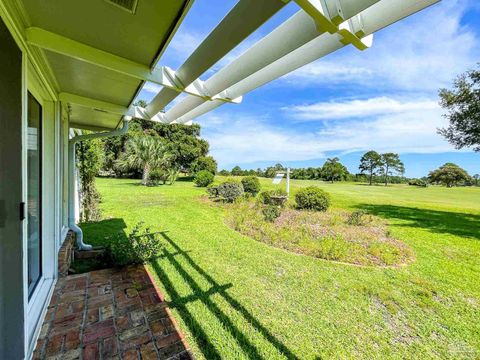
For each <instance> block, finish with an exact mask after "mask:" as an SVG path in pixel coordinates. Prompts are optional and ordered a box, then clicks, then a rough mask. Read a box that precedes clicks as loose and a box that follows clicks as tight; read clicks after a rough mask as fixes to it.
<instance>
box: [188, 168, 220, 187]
mask: <svg viewBox="0 0 480 360" xmlns="http://www.w3.org/2000/svg"><path fill="white" fill-rule="evenodd" d="M214 179H215V175H213V174H212V173H211V172H210V171H208V170H201V171H199V172H198V173H197V175H195V179H194V180H193V182H194V183H195V185H197V186H198V187H207V186H208V185H210V184H211V183H213V180H214Z"/></svg>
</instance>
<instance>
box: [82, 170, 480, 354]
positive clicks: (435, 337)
mask: <svg viewBox="0 0 480 360" xmlns="http://www.w3.org/2000/svg"><path fill="white" fill-rule="evenodd" d="M97 184H98V188H99V190H100V192H101V194H102V198H103V202H102V206H101V207H102V210H103V216H104V218H105V220H103V221H101V222H99V223H95V224H94V223H92V224H84V225H83V226H82V228H83V229H84V231H85V239H86V242H88V243H92V244H94V245H99V244H102V243H104V242H105V240H104V238H105V236H110V235H111V234H112V233H115V232H118V231H125V232H129V231H130V229H131V228H132V227H133V226H134V225H135V224H136V223H137V222H138V221H144V222H145V223H146V225H148V226H150V227H151V229H152V230H155V231H159V232H162V235H163V239H164V240H165V247H164V249H163V250H162V251H161V253H160V254H159V257H158V259H157V260H155V261H153V262H152V263H151V264H150V267H151V270H152V272H153V273H155V274H156V276H157V279H158V284H159V285H160V288H161V289H162V290H163V292H164V294H165V295H166V297H167V300H168V301H169V302H170V306H171V308H172V310H173V313H174V315H175V317H176V318H177V320H178V322H179V324H180V327H181V329H182V330H183V332H184V333H185V335H186V337H187V341H188V342H189V344H190V346H191V347H192V349H193V351H194V353H195V355H196V356H197V358H199V359H220V358H222V359H283V358H291V359H294V358H301V359H331V358H336V359H337V358H355V359H385V358H389V359H390V358H392V359H406V358H409V359H411V358H417V359H428V358H451V359H462V358H463V359H477V358H479V357H480V321H479V320H480V257H479V255H480V188H452V189H446V188H439V187H429V188H414V187H408V186H389V187H383V186H365V185H360V184H351V183H342V184H328V183H322V182H315V181H293V182H292V191H293V192H295V190H296V189H298V188H299V187H302V186H307V185H311V184H316V185H319V186H321V187H322V188H324V189H325V190H326V191H328V192H329V193H330V194H331V195H332V200H333V207H336V208H348V209H356V208H363V209H367V210H368V211H369V212H371V213H373V214H375V215H377V216H380V217H382V218H385V219H386V220H387V221H388V222H389V224H390V225H389V228H390V230H391V233H392V235H393V236H394V237H395V238H397V239H400V240H401V241H404V242H405V243H406V244H408V245H409V246H410V247H411V248H412V249H413V251H414V252H415V256H416V261H415V262H414V263H412V264H410V265H408V266H404V267H399V268H378V267H377V268H376V267H358V266H353V265H343V264H336V263H332V262H329V261H326V260H321V259H316V258H312V257H308V256H302V255H296V254H292V253H289V252H287V251H284V250H281V249H277V248H274V247H270V246H268V245H266V244H263V243H261V242H257V241H255V240H252V239H250V238H248V237H245V236H242V235H240V234H239V233H236V232H235V231H234V230H232V229H231V228H229V227H228V226H227V225H226V224H225V222H224V215H225V214H224V211H225V210H224V209H223V208H222V207H221V206H218V205H214V204H212V203H210V202H209V201H208V200H206V199H205V198H202V195H203V194H204V193H205V190H204V189H199V188H195V187H194V186H193V184H192V183H190V182H182V181H179V182H177V183H176V184H175V185H173V186H168V185H166V186H159V187H148V188H146V187H142V186H139V185H138V181H136V180H125V179H98V182H97ZM262 185H264V188H267V187H271V186H272V185H270V180H266V179H265V180H262Z"/></svg>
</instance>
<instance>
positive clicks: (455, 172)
mask: <svg viewBox="0 0 480 360" xmlns="http://www.w3.org/2000/svg"><path fill="white" fill-rule="evenodd" d="M286 170H287V169H286V167H285V166H283V165H282V164H275V165H274V166H269V167H267V168H266V169H261V168H258V169H256V170H253V169H250V170H247V169H242V168H241V167H240V166H235V167H234V168H233V169H232V170H231V171H228V170H221V171H219V172H218V174H219V175H223V176H259V177H266V178H273V177H274V176H275V174H276V173H277V172H282V171H286ZM359 170H360V172H358V173H356V174H352V173H350V172H349V171H348V170H347V168H346V166H345V165H343V164H342V163H341V162H340V160H339V158H336V157H335V158H330V159H327V161H325V163H324V164H323V166H321V167H308V168H291V169H290V178H291V179H298V180H323V181H330V182H334V181H354V182H368V183H370V184H373V183H383V184H385V185H387V184H388V183H391V184H409V185H414V186H428V185H429V184H441V185H445V186H448V187H451V186H459V185H460V186H472V185H473V186H479V185H480V176H479V175H474V176H470V175H468V173H467V172H466V171H465V170H463V169H461V168H460V167H459V166H458V165H455V164H452V163H447V164H445V165H443V166H441V167H440V168H439V169H437V170H434V171H431V172H430V173H429V174H428V176H424V177H422V178H407V177H405V176H404V175H403V174H404V172H405V167H404V164H403V162H402V161H401V160H400V157H399V155H398V154H395V153H385V154H379V153H377V152H376V151H368V152H366V153H365V154H364V155H363V156H362V158H361V159H360V165H359Z"/></svg>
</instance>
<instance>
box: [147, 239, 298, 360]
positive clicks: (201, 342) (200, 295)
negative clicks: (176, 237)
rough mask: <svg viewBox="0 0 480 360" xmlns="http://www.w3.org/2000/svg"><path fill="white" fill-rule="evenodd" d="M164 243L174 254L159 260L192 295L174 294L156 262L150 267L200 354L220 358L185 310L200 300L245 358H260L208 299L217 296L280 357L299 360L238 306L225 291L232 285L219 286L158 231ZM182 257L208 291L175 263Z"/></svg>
mask: <svg viewBox="0 0 480 360" xmlns="http://www.w3.org/2000/svg"><path fill="white" fill-rule="evenodd" d="M161 234H162V236H163V237H164V238H165V240H166V241H167V242H168V243H169V244H170V245H171V246H172V247H173V248H174V249H175V252H170V251H168V250H167V249H165V248H164V249H163V253H162V255H161V257H163V258H165V259H167V260H168V261H169V263H170V264H171V265H172V266H173V267H174V268H175V270H176V271H177V272H178V274H180V276H181V277H182V278H183V280H184V281H185V282H186V283H187V284H188V285H189V286H190V288H191V289H192V290H193V294H191V295H189V296H186V297H182V296H180V294H179V293H178V292H177V291H176V289H175V286H174V284H173V283H172V281H171V280H170V278H169V276H168V274H167V273H166V272H165V271H164V270H163V268H162V267H161V266H160V265H159V264H158V262H155V261H154V262H152V266H153V268H154V270H155V272H156V274H157V275H158V278H159V279H160V281H161V282H162V284H163V286H164V287H165V289H166V291H167V293H168V295H169V297H170V298H171V301H170V303H169V306H170V307H171V308H176V309H177V311H178V313H179V314H180V316H181V317H182V319H183V321H184V323H185V324H186V325H187V326H188V328H189V330H190V332H191V334H192V335H193V336H194V337H195V340H196V342H197V344H198V346H199V348H200V350H201V351H202V353H203V355H204V356H205V358H207V359H221V358H222V357H221V355H220V354H219V352H218V350H217V349H216V348H215V346H214V345H213V344H212V342H211V341H210V340H209V338H208V335H207V334H206V333H205V331H204V330H203V328H202V326H201V324H200V323H199V322H198V321H197V320H196V319H195V316H194V315H193V314H192V313H191V312H190V311H189V310H188V308H187V306H186V305H187V304H188V303H189V302H192V301H201V302H202V303H203V304H204V305H205V307H206V308H207V309H208V310H209V311H210V312H211V314H213V315H214V316H215V317H216V318H217V319H218V321H219V322H220V323H221V324H222V326H223V328H224V329H225V331H228V332H229V333H230V335H231V336H232V337H233V338H234V339H235V341H236V342H237V344H238V345H239V346H240V347H241V348H242V350H243V351H244V354H245V356H247V357H248V358H250V359H263V357H262V355H261V354H260V352H259V350H258V349H257V347H256V346H255V345H254V344H253V343H252V342H251V341H250V340H249V339H248V337H247V336H246V335H245V334H244V333H243V332H242V331H241V330H240V329H239V328H238V327H237V325H236V324H235V323H234V321H233V320H232V319H231V318H230V317H229V316H228V314H226V313H225V312H224V311H223V310H222V309H221V308H220V307H219V306H218V305H217V304H216V302H214V301H213V300H212V299H211V296H212V295H214V294H217V295H220V296H221V297H222V300H224V301H225V302H227V303H228V304H229V306H230V307H231V309H233V310H235V311H236V312H237V313H239V314H240V315H241V316H242V317H243V318H244V319H245V321H246V322H248V323H249V324H250V325H251V326H252V327H253V328H255V329H256V330H257V331H258V332H259V333H260V334H261V335H262V336H263V337H264V338H265V340H267V341H268V342H269V343H270V344H271V345H272V346H274V347H275V348H276V349H277V350H278V351H279V352H280V353H281V354H282V355H284V356H285V357H286V358H287V359H298V357H297V356H295V354H293V353H292V352H291V351H290V350H289V349H288V348H287V347H286V346H285V345H284V344H283V343H282V342H281V341H280V340H278V339H277V338H276V337H275V336H274V335H273V334H272V333H271V332H270V331H269V330H268V329H267V328H266V327H265V326H263V325H262V324H261V323H260V321H259V320H257V319H256V318H255V317H254V316H253V315H252V314H251V313H250V312H249V311H248V310H247V309H246V308H245V307H244V306H243V305H242V304H241V303H239V302H238V301H237V300H236V299H234V298H233V297H232V296H231V295H230V294H228V292H227V289H229V288H230V287H232V286H233V285H232V284H224V285H221V284H219V283H217V281H216V280H215V279H214V278H212V277H211V276H210V275H209V274H208V273H207V272H206V271H205V270H204V269H202V268H201V267H200V266H199V265H197V264H196V263H195V262H194V261H193V259H192V258H191V257H190V255H189V254H188V252H187V251H184V250H183V249H182V248H180V247H179V246H178V245H177V244H176V243H175V242H174V241H173V240H172V239H171V238H170V237H169V236H168V235H167V234H166V233H165V232H161ZM179 256H180V257H182V259H183V260H186V261H187V262H188V264H189V265H190V266H191V268H193V269H194V271H195V273H196V274H199V275H201V276H202V277H203V278H204V279H205V280H206V281H207V282H208V283H209V284H210V286H211V287H210V289H209V290H207V291H203V290H202V288H201V287H200V286H199V284H198V283H197V282H196V281H195V279H194V276H192V275H193V274H191V273H189V272H188V271H187V270H186V269H185V268H184V267H183V266H182V265H181V264H180V262H179V261H178V260H177V258H178V257H179Z"/></svg>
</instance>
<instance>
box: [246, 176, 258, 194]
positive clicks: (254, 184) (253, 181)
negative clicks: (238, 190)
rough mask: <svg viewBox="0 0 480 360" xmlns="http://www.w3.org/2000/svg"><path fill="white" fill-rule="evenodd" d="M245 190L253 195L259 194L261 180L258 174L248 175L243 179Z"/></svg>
mask: <svg viewBox="0 0 480 360" xmlns="http://www.w3.org/2000/svg"><path fill="white" fill-rule="evenodd" d="M242 185H243V191H245V193H246V194H250V195H251V196H254V197H255V196H257V194H258V193H259V192H260V181H259V180H258V178H257V177H256V176H247V177H244V178H243V179H242Z"/></svg>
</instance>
